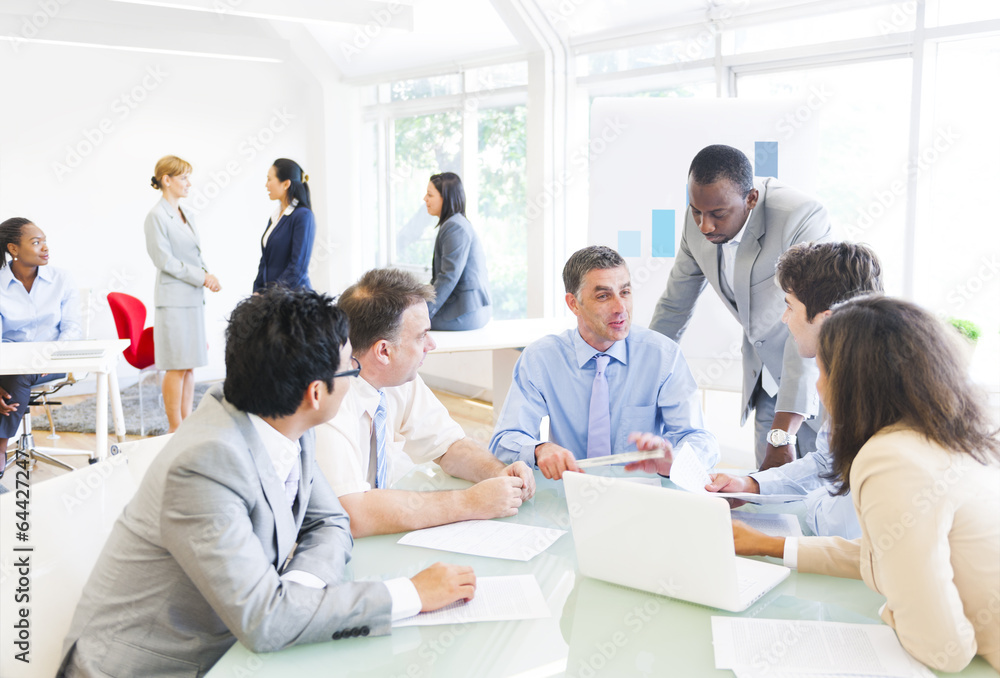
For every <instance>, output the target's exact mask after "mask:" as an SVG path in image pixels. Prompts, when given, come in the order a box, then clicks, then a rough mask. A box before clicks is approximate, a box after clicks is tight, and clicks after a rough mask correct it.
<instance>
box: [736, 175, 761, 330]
mask: <svg viewBox="0 0 1000 678" xmlns="http://www.w3.org/2000/svg"><path fill="white" fill-rule="evenodd" d="M754 187H755V188H756V189H757V190H758V192H759V193H760V195H759V196H758V197H757V206H758V207H760V208H761V209H757V208H756V207H755V208H754V210H753V214H751V215H750V222H749V223H748V224H747V225H746V233H744V234H743V238H742V239H741V240H740V245H739V247H738V248H737V249H736V261H735V262H734V263H735V264H736V265H735V270H734V271H733V282H734V283H735V284H734V287H735V288H736V289H734V290H733V293H734V294H735V295H736V310H737V312H738V313H739V316H740V323H741V324H742V325H743V327H750V272H751V271H752V270H753V265H754V262H756V261H757V255H758V254H760V249H761V247H760V239H761V238H763V237H764V233H765V229H766V226H767V224H766V223H765V219H764V209H763V205H764V194H765V193H766V191H767V185H766V184H764V183H756V184H755V186H754Z"/></svg>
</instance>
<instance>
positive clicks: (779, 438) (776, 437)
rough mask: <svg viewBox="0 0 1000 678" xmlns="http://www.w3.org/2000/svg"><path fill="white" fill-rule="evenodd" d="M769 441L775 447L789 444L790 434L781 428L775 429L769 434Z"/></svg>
mask: <svg viewBox="0 0 1000 678" xmlns="http://www.w3.org/2000/svg"><path fill="white" fill-rule="evenodd" d="M767 442H769V443H771V444H772V445H774V446H775V447H782V446H783V445H787V444H788V434H787V433H786V432H785V431H782V430H780V429H774V430H773V431H771V432H770V433H768V434H767Z"/></svg>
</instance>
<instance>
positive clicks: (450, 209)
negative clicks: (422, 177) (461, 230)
mask: <svg viewBox="0 0 1000 678" xmlns="http://www.w3.org/2000/svg"><path fill="white" fill-rule="evenodd" d="M431 183H432V184H434V188H436V189H437V192H438V193H440V194H441V216H439V217H438V222H437V225H438V226H440V225H441V224H443V223H444V222H446V221H448V220H449V219H451V217H453V216H454V215H456V214H461V215H462V216H463V217H464V216H465V187H464V186H463V185H462V178H461V177H460V176H458V175H457V174H455V173H454V172H441V174H434V175H432V176H431Z"/></svg>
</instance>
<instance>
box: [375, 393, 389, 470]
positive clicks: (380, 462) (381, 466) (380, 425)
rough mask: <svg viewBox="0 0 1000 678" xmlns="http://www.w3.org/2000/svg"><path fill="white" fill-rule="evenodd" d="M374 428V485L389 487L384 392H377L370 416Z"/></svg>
mask: <svg viewBox="0 0 1000 678" xmlns="http://www.w3.org/2000/svg"><path fill="white" fill-rule="evenodd" d="M372 423H373V424H374V428H375V487H377V488H383V489H384V488H386V487H389V464H388V463H387V461H386V458H385V393H383V392H382V391H379V392H378V407H377V408H375V416H374V417H372Z"/></svg>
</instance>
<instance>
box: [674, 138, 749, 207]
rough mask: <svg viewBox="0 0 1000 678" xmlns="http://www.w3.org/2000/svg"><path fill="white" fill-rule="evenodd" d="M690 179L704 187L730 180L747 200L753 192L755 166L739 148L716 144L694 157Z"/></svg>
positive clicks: (689, 173) (689, 172)
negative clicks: (722, 180)
mask: <svg viewBox="0 0 1000 678" xmlns="http://www.w3.org/2000/svg"><path fill="white" fill-rule="evenodd" d="M688 179H689V180H690V181H693V182H695V183H696V184H701V185H702V186H707V185H709V184H714V183H715V182H716V181H719V180H720V179H728V180H729V181H731V182H732V184H733V186H735V187H736V189H737V190H738V191H740V193H741V195H742V196H743V197H744V198H745V197H747V196H748V195H750V191H752V190H753V165H751V164H750V159H749V158H747V157H746V156H745V155H744V154H743V152H742V151H740V150H739V149H738V148H733V147H732V146H724V145H722V144H715V145H712V146H706V147H705V148H703V149H701V150H700V151H698V155H696V156H694V160H692V161H691V169H689V170H688Z"/></svg>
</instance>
